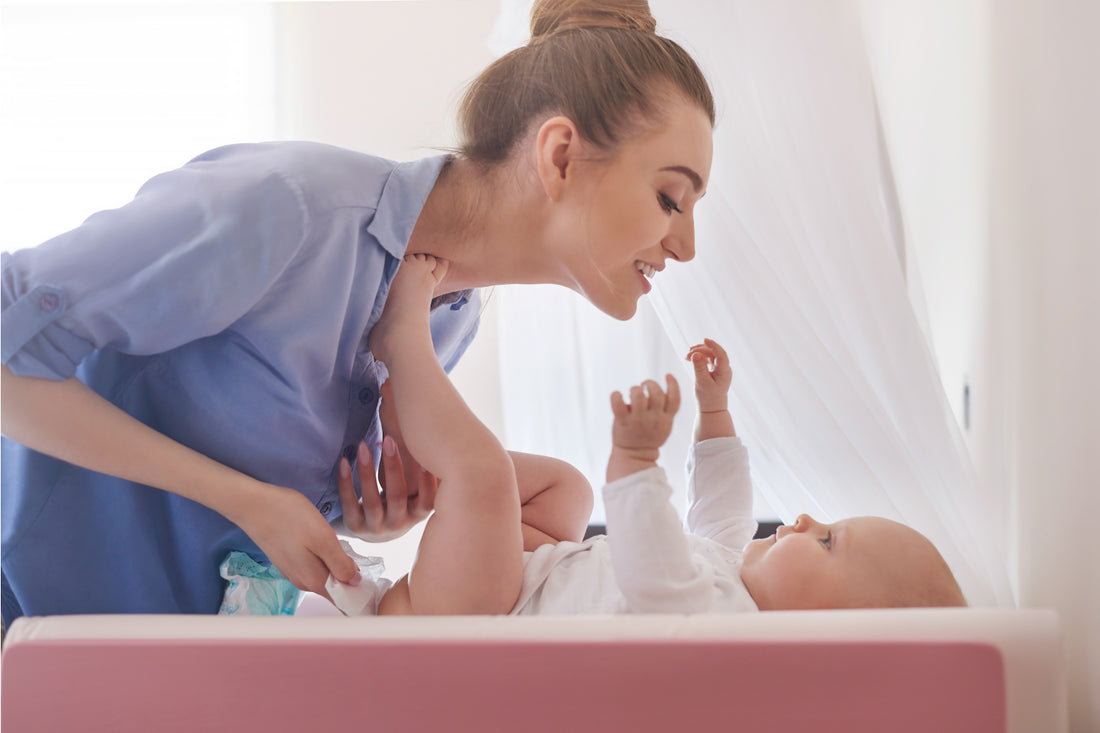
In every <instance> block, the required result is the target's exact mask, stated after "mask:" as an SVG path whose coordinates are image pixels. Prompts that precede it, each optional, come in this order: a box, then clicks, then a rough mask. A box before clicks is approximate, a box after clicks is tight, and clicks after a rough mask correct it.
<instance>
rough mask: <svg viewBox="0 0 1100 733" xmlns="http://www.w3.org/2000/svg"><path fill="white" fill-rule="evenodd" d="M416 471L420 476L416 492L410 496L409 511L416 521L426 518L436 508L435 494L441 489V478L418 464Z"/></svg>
mask: <svg viewBox="0 0 1100 733" xmlns="http://www.w3.org/2000/svg"><path fill="white" fill-rule="evenodd" d="M415 468H416V471H417V473H419V477H418V479H417V483H416V494H415V495H411V496H410V497H409V513H410V514H411V515H412V516H413V518H414V519H415V520H416V521H420V520H421V519H425V518H426V517H427V516H428V515H429V514H431V513H432V510H433V509H435V495H436V492H437V491H438V490H439V479H438V478H436V477H435V475H434V474H432V473H431V472H430V471H426V470H424V467H423V466H421V465H419V464H417V465H416V467H415Z"/></svg>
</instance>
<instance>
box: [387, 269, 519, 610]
mask: <svg viewBox="0 0 1100 733" xmlns="http://www.w3.org/2000/svg"><path fill="white" fill-rule="evenodd" d="M445 271H446V265H445V263H442V262H438V261H436V260H435V259H434V258H430V257H425V256H423V255H415V256H410V257H406V258H405V260H404V262H403V263H402V265H401V268H400V269H399V270H398V273H397V276H396V277H395V278H394V281H393V284H392V285H391V289H390V293H389V295H388V297H387V301H386V308H385V311H384V312H383V315H382V318H381V319H380V320H379V323H378V324H377V325H376V326H375V329H374V331H372V333H371V336H370V342H371V348H372V350H373V351H374V353H375V356H376V357H378V358H380V359H381V360H382V361H383V362H385V364H386V366H387V368H388V369H389V372H390V382H391V385H392V391H393V396H394V407H395V408H396V412H397V421H398V423H399V425H400V428H401V432H402V434H403V435H404V436H405V444H406V446H407V447H408V449H409V452H410V453H411V454H412V456H413V458H415V459H416V461H417V462H418V463H419V464H420V465H421V466H423V467H424V468H425V469H426V470H428V471H430V472H431V473H433V474H434V475H435V476H436V477H438V478H439V490H438V492H437V494H436V500H435V514H433V515H432V517H431V518H429V520H428V523H427V525H426V526H425V528H424V534H423V537H422V538H421V541H420V548H419V551H418V552H417V559H416V562H415V563H414V565H413V569H412V571H411V572H410V573H409V576H408V578H407V579H402V582H399V583H398V584H397V585H395V586H394V588H392V589H391V590H390V591H389V593H387V594H386V596H385V597H384V598H383V599H382V603H381V604H380V607H379V613H383V614H385V613H416V614H497V613H507V612H508V611H510V610H511V608H512V606H513V605H514V604H515V601H516V598H517V597H518V596H519V590H520V586H521V584H522V580H523V535H522V532H521V531H520V501H519V492H518V490H517V488H516V476H515V470H514V468H513V466H512V461H511V459H510V458H509V457H508V454H507V453H506V452H505V451H504V448H503V447H502V446H501V445H500V443H499V441H497V439H496V437H495V436H494V435H493V433H492V432H491V431H490V430H489V429H488V428H487V427H485V425H483V424H482V423H481V421H479V420H478V419H477V417H476V416H475V415H474V414H473V413H472V412H471V411H470V409H469V408H468V407H467V406H466V404H465V403H464V402H463V401H462V398H461V397H460V396H459V394H458V391H457V390H455V388H454V385H452V384H451V382H450V380H449V379H448V378H447V375H446V373H445V372H444V371H443V368H442V367H441V366H440V364H439V361H438V360H437V358H436V356H435V351H434V349H433V347H432V340H431V330H430V327H429V322H428V308H429V302H430V300H431V297H432V293H433V289H434V287H435V285H436V284H437V283H438V282H439V281H440V280H441V279H442V277H443V274H444V273H445Z"/></svg>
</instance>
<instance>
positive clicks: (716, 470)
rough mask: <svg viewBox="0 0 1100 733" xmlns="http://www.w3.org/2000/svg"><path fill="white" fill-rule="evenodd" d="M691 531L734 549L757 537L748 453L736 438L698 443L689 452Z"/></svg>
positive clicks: (689, 528)
mask: <svg viewBox="0 0 1100 733" xmlns="http://www.w3.org/2000/svg"><path fill="white" fill-rule="evenodd" d="M687 473H688V511H687V518H686V521H687V526H688V530H689V531H690V532H691V533H692V534H695V535H698V536H699V537H706V538H708V539H712V540H714V541H715V542H719V543H721V544H723V545H725V546H726V547H728V548H730V549H733V550H740V549H741V548H742V547H744V546H745V545H746V544H748V542H749V541H750V540H751V539H752V538H753V535H754V534H756V526H757V525H756V520H755V519H754V518H753V514H752V480H751V477H750V475H749V454H748V451H747V450H746V449H745V446H744V445H743V444H742V443H741V439H740V438H737V437H728V438H711V439H710V440H703V441H699V442H698V443H695V444H694V445H693V446H692V447H691V451H690V452H689V453H688V461H687Z"/></svg>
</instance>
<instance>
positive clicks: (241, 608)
mask: <svg viewBox="0 0 1100 733" xmlns="http://www.w3.org/2000/svg"><path fill="white" fill-rule="evenodd" d="M219 570H220V571H221V576H222V577H223V578H225V579H226V580H227V581H229V585H228V586H227V587H226V589H225V595H224V596H222V606H221V608H220V609H218V613H219V614H222V615H232V614H243V615H246V616H292V615H294V612H295V611H296V610H297V609H298V602H299V601H300V600H301V596H302V592H301V591H300V590H298V589H297V588H295V587H294V586H293V585H292V584H291V582H290V581H289V580H287V579H286V578H284V577H283V574H282V573H280V572H279V571H278V570H276V569H275V567H274V566H273V565H261V564H259V563H258V562H256V561H255V560H253V559H252V557H251V556H250V555H247V554H245V553H243V552H231V553H229V555H228V556H227V557H226V558H225V560H223V561H222V564H221V567H220V568H219Z"/></svg>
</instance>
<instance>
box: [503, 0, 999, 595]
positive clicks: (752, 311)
mask: <svg viewBox="0 0 1100 733" xmlns="http://www.w3.org/2000/svg"><path fill="white" fill-rule="evenodd" d="M505 5H506V6H507V3H505ZM515 5H516V7H517V8H518V7H523V8H526V7H528V6H529V3H528V2H524V1H523V0H519V1H518V2H516V3H515ZM651 6H652V8H653V11H654V15H655V16H656V17H657V19H658V23H659V26H660V30H661V31H662V32H665V33H666V34H667V35H670V36H671V37H673V38H675V39H677V40H679V41H681V42H682V43H683V44H684V45H685V46H686V47H687V48H688V49H689V51H691V52H692V53H693V54H694V55H695V56H696V58H697V59H698V60H699V61H700V63H701V65H702V66H703V68H704V71H705V72H706V73H707V75H708V78H709V80H710V81H711V84H712V86H713V88H714V91H715V94H716V98H717V99H716V101H717V103H718V115H719V122H718V126H717V128H716V131H715V158H714V165H713V170H712V174H711V181H710V186H709V191H708V194H707V197H706V199H704V201H703V202H701V203H700V204H699V206H698V207H697V209H696V217H697V250H698V255H697V258H696V260H695V261H694V262H693V263H691V264H690V265H688V266H682V267H671V268H669V269H668V270H666V271H665V272H664V273H662V274H661V275H659V276H658V277H657V279H656V281H655V286H656V287H655V291H654V293H653V295H652V296H651V303H652V305H653V308H654V310H655V311H656V313H657V315H658V317H659V321H660V323H661V324H662V325H663V327H664V329H663V330H664V333H661V332H660V331H658V329H657V328H655V327H654V325H653V319H652V318H651V317H648V316H647V315H645V314H644V313H643V314H642V315H641V316H640V317H639V318H637V319H635V320H634V321H631V322H630V323H627V324H619V323H617V322H610V321H609V320H608V319H600V318H590V317H587V316H586V317H583V318H581V317H577V316H576V312H577V308H578V307H577V306H573V305H568V306H563V305H562V303H561V302H560V301H553V300H551V298H556V297H558V296H556V295H553V296H552V295H549V294H543V293H538V292H534V291H532V290H531V289H525V290H523V291H520V290H516V291H505V292H504V293H502V297H504V298H506V300H504V301H503V302H502V307H501V314H502V315H501V318H502V326H501V338H502V348H501V354H502V362H503V363H502V373H503V374H504V375H511V376H515V375H523V376H522V379H521V380H515V381H506V382H505V383H504V390H505V393H504V405H505V424H506V429H507V432H508V440H509V442H510V443H511V444H512V446H513V447H516V448H518V449H521V450H523V449H527V450H535V451H543V452H549V453H553V454H560V455H562V457H564V458H567V459H570V460H573V461H574V462H578V463H580V464H581V465H582V467H583V468H584V469H585V470H586V471H588V473H589V476H590V477H592V478H593V481H594V483H597V484H598V482H599V476H600V471H602V465H601V464H602V459H603V457H604V456H606V452H604V453H602V456H595V455H591V450H589V451H584V450H581V449H580V448H579V446H580V445H582V444H583V445H586V446H590V448H591V449H595V447H596V446H597V444H598V443H599V442H600V441H598V440H597V439H596V436H599V435H602V434H604V433H606V432H607V430H608V428H607V426H608V410H607V409H606V394H603V393H602V391H603V390H601V389H594V387H599V388H603V387H606V384H607V381H608V375H609V374H616V373H617V374H616V376H618V375H623V376H625V374H624V372H625V371H627V370H630V371H634V372H638V371H642V372H647V373H646V374H644V375H643V376H653V375H658V374H662V373H664V371H668V370H669V369H670V365H675V364H678V363H679V362H678V357H677V356H676V355H678V354H683V353H684V352H686V349H687V347H688V346H689V345H690V344H691V343H695V342H697V341H699V340H700V339H702V338H703V337H704V336H708V337H711V338H715V339H717V340H718V341H719V342H721V343H723V344H724V345H725V346H726V347H727V349H728V350H729V352H730V355H731V359H732V361H733V368H734V373H735V380H734V385H733V389H732V394H731V397H732V400H731V409H732V411H733V413H734V420H735V422H736V423H737V425H738V432H739V433H740V434H741V435H742V437H743V439H744V440H745V441H746V443H747V444H748V445H749V448H750V452H751V455H752V460H753V475H754V480H755V483H756V484H757V488H758V490H759V491H760V492H761V493H762V494H763V495H764V497H765V498H766V500H767V501H768V502H769V503H770V505H771V507H772V508H773V509H774V510H775V512H776V513H777V514H778V515H779V517H780V518H781V519H783V520H784V521H791V520H792V519H793V518H794V517H795V516H797V514H798V513H800V512H809V513H811V514H813V515H815V516H816V517H817V518H819V519H825V520H834V519H838V518H842V517H845V516H852V515H859V514H874V515H879V516H885V517H890V518H894V519H898V520H900V521H903V522H905V523H907V524H909V525H910V526H913V527H915V528H916V529H918V530H920V531H922V532H924V533H925V534H926V535H927V536H928V537H929V538H930V539H932V541H933V542H934V543H935V544H936V545H937V547H939V549H940V551H941V552H942V553H943V555H944V557H945V558H946V559H947V561H948V563H949V564H950V565H951V567H952V569H953V570H954V571H955V574H956V576H957V577H958V578H959V581H960V584H961V585H962V587H963V590H964V592H965V593H966V594H967V597H968V599H969V600H970V601H971V603H972V604H973V605H992V604H997V605H1011V604H1012V594H1011V589H1010V585H1009V582H1008V572H1007V549H1006V547H1007V536H1006V535H1007V529H1006V527H1007V521H1006V516H1007V504H1008V495H1007V490H1004V489H997V488H996V487H992V488H989V489H988V490H983V487H981V486H979V484H978V481H977V479H976V477H975V473H974V470H973V468H972V466H971V464H970V459H969V456H968V454H967V450H966V447H965V444H964V443H963V441H962V439H961V436H960V434H959V431H958V427H957V425H956V423H955V419H954V417H953V415H952V413H951V410H950V408H949V405H948V403H947V400H946V398H945V396H944V394H943V387H942V384H941V381H940V378H939V375H938V373H937V371H936V366H935V363H934V361H933V359H932V357H931V355H930V352H929V349H928V345H927V343H926V341H925V337H924V335H923V333H922V331H921V328H920V326H919V325H918V322H917V319H916V317H915V316H914V312H913V308H912V306H911V304H910V301H909V298H908V295H907V293H906V282H905V277H904V273H903V270H902V266H901V264H900V262H901V260H900V258H899V251H900V248H901V242H900V241H899V237H900V234H899V233H900V232H901V231H902V228H901V227H900V226H899V223H898V220H897V216H896V214H897V212H896V208H895V207H896V204H895V196H894V192H893V188H892V183H891V181H890V178H889V175H888V171H889V165H888V161H887V160H886V158H885V155H884V153H885V148H884V146H883V144H882V134H881V130H880V129H879V125H878V114H877V109H876V103H875V95H874V89H873V86H872V82H871V75H870V71H869V68H868V61H867V56H866V51H865V47H864V43H863V39H862V37H861V35H860V31H859V13H858V10H857V8H856V7H855V6H854V5H850V4H847V3H843V2H832V3H827V4H825V3H803V2H799V1H797V0H778V1H777V0H735V1H734V2H724V3H712V2H706V1H705V0H692V1H688V0H677V1H675V2H673V0H663V1H654V2H651ZM517 18H518V19H520V20H522V18H523V13H522V11H517V10H516V9H515V8H513V9H512V10H511V11H509V10H508V9H507V7H506V8H505V12H503V13H502V16H501V23H502V25H504V24H505V23H508V24H510V25H509V26H508V28H509V29H510V30H508V31H507V33H506V32H505V31H504V30H502V29H498V30H500V32H499V33H498V34H497V35H496V39H497V40H498V42H499V44H500V45H501V46H503V45H505V43H507V41H511V42H519V41H517V40H516V39H517V38H518V37H520V36H522V33H521V29H520V30H517V28H516V27H515V24H516V19H517ZM509 34H510V35H509ZM503 39H507V41H505V40H503ZM519 40H520V41H521V40H522V38H520V39H519ZM521 298H522V305H521V303H520V302H517V301H519V299H521ZM533 315H536V316H538V318H537V319H535V320H532V318H533ZM665 334H667V337H666V335H665ZM520 337H522V339H523V341H522V346H518V345H517V343H514V342H512V341H508V340H506V339H509V338H516V339H519V338H520ZM669 342H671V347H668V346H667V345H666V344H668V343H669ZM644 344H650V346H645V345H644ZM601 345H602V346H603V347H604V349H605V351H604V353H603V354H602V355H596V354H595V353H594V352H593V351H592V350H593V349H598V348H600V347H601ZM624 345H629V348H626V347H624ZM647 358H648V359H649V361H648V362H647V361H645V360H646V359H647ZM674 368H680V367H674ZM680 374H682V375H683V376H684V377H685V378H688V379H690V377H688V373H687V372H686V371H682V372H680ZM619 388H621V385H620V387H619ZM689 404H690V403H689ZM681 417H684V416H681ZM532 425H537V429H532V427H531V426H532ZM683 425H684V423H683V421H682V422H681V426H678V427H679V429H678V430H677V433H676V434H674V436H673V438H672V440H671V441H670V442H671V443H676V446H675V447H676V450H678V451H679V450H681V448H682V446H683V445H684V444H686V441H687V440H689V439H690V431H689V430H687V429H685V428H684V427H683ZM604 444H605V443H604ZM670 447H672V446H670ZM679 455H682V453H680V454H678V455H677V456H675V457H674V456H673V454H672V452H669V451H666V452H665V457H666V465H667V466H668V467H669V469H670V471H669V473H670V475H672V474H677V473H678V472H679V467H680V466H681V465H682V463H680V462H679ZM596 461H600V462H601V464H596V463H595V462H596ZM597 466H598V467H597Z"/></svg>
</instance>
